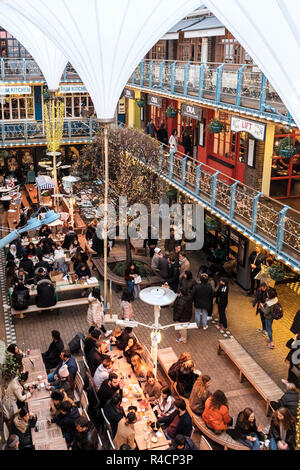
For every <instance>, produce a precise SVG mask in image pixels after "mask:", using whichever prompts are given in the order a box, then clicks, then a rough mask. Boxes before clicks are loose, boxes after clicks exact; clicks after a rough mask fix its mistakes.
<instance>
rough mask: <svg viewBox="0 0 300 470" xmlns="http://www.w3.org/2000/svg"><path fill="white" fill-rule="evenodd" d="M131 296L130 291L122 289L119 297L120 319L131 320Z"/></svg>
mask: <svg viewBox="0 0 300 470" xmlns="http://www.w3.org/2000/svg"><path fill="white" fill-rule="evenodd" d="M131 299H132V296H131V294H130V292H128V291H124V292H123V294H122V298H121V318H122V320H131V319H132V317H133V309H132V305H131Z"/></svg>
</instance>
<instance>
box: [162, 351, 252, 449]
mask: <svg viewBox="0 0 300 470" xmlns="http://www.w3.org/2000/svg"><path fill="white" fill-rule="evenodd" d="M157 359H158V361H159V363H160V365H161V367H162V369H163V371H164V373H165V374H166V376H167V378H168V379H169V381H170V383H171V384H172V386H173V389H174V390H175V391H176V393H177V394H178V396H180V398H182V399H183V400H184V401H185V403H186V408H187V411H188V413H189V414H190V416H191V418H192V421H193V424H194V425H195V426H196V427H197V428H198V429H199V431H201V433H203V434H205V436H207V437H208V438H209V439H211V440H212V441H214V442H216V443H217V444H220V445H221V446H222V447H223V448H224V450H227V449H232V450H249V448H248V447H246V446H244V445H243V444H241V443H240V442H238V441H235V440H234V439H232V437H230V436H229V434H227V433H226V432H222V434H215V433H214V432H213V431H211V430H210V429H208V427H207V426H206V424H205V422H204V421H203V419H202V418H201V417H200V416H198V415H196V413H194V412H193V411H192V410H191V407H190V404H189V400H188V399H187V398H184V397H182V396H181V395H179V393H178V392H177V389H176V386H175V383H174V382H173V380H171V379H170V377H169V375H168V371H169V369H170V367H171V365H172V364H174V362H177V360H178V357H177V355H176V353H175V352H174V351H173V348H171V347H170V348H165V349H159V350H158V353H157ZM208 445H209V444H208Z"/></svg>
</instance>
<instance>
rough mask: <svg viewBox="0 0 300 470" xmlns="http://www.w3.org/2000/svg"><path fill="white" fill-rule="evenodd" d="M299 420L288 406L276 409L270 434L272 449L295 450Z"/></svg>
mask: <svg viewBox="0 0 300 470" xmlns="http://www.w3.org/2000/svg"><path fill="white" fill-rule="evenodd" d="M296 423H297V420H296V418H294V416H292V415H291V413H290V412H289V410H288V409H287V408H279V410H276V411H274V413H273V416H272V419H271V426H270V430H269V434H268V439H270V447H269V449H270V450H294V449H295V447H296Z"/></svg>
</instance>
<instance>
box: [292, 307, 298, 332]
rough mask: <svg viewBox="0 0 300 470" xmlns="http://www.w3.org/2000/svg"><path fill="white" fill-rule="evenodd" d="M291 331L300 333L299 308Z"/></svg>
mask: <svg viewBox="0 0 300 470" xmlns="http://www.w3.org/2000/svg"><path fill="white" fill-rule="evenodd" d="M291 332H292V333H294V334H295V335H296V334H298V333H299V334H300V310H298V312H297V313H296V315H295V318H294V321H293V324H292V326H291Z"/></svg>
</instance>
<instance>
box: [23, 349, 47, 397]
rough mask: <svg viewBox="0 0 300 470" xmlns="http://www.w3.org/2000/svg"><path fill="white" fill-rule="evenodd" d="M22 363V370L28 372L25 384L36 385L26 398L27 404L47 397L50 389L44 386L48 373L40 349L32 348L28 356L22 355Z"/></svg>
mask: <svg viewBox="0 0 300 470" xmlns="http://www.w3.org/2000/svg"><path fill="white" fill-rule="evenodd" d="M22 364H23V368H24V372H25V371H27V372H28V373H29V375H28V380H27V382H26V386H30V385H36V386H37V387H38V388H36V389H35V390H34V392H33V393H32V396H31V397H30V398H27V399H26V401H27V402H28V404H29V403H31V402H34V401H37V400H42V399H47V398H49V397H50V391H49V390H47V388H46V387H47V385H48V374H47V372H46V368H45V364H44V361H43V358H42V353H41V351H40V349H33V350H32V351H31V352H30V355H29V356H26V357H23V359H22Z"/></svg>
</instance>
